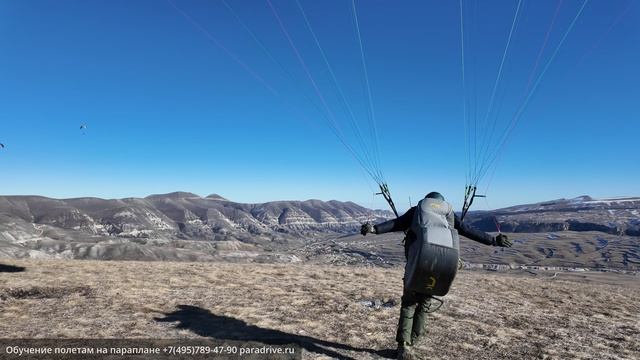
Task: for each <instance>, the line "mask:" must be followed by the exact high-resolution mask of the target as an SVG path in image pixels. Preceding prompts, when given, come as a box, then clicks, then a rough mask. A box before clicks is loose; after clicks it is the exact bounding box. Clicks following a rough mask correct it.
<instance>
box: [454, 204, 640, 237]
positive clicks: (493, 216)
mask: <svg viewBox="0 0 640 360" xmlns="http://www.w3.org/2000/svg"><path fill="white" fill-rule="evenodd" d="M465 221H468V222H469V223H471V224H472V225H474V226H476V227H478V228H480V229H482V230H485V231H496V228H497V227H496V222H497V223H498V224H499V227H500V230H502V231H505V232H521V233H537V232H551V231H567V230H568V231H599V232H603V233H607V234H614V235H628V236H640V197H623V198H609V199H593V198H591V197H589V196H580V197H577V198H573V199H559V200H553V201H546V202H541V203H536V204H528V205H518V206H512V207H508V208H504V209H499V210H494V211H481V212H471V213H469V215H468V216H467V219H465Z"/></svg>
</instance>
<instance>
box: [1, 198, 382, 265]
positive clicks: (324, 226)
mask: <svg viewBox="0 0 640 360" xmlns="http://www.w3.org/2000/svg"><path fill="white" fill-rule="evenodd" d="M391 216H392V213H391V212H389V211H382V210H370V209H366V208H364V207H362V206H359V205H357V204H355V203H352V202H340V201H327V202H324V201H320V200H307V201H274V202H267V203H261V204H242V203H236V202H232V201H229V200H226V199H225V198H223V197H221V196H219V195H215V194H214V195H209V196H207V197H204V198H203V197H200V196H198V195H196V194H192V193H187V192H174V193H169V194H162V195H151V196H148V197H146V198H126V199H115V200H105V199H98V198H77V199H64V200H59V199H51V198H46V197H41V196H1V197H0V255H1V254H2V253H3V252H4V253H5V254H7V255H9V256H12V255H13V256H17V255H20V254H21V255H22V256H25V251H26V250H29V251H31V253H33V251H42V249H43V248H46V251H45V252H46V253H48V254H52V253H65V254H68V256H70V257H78V256H79V257H84V256H87V253H90V252H91V251H94V252H96V251H98V252H100V251H102V252H104V251H106V250H105V249H104V244H110V245H113V244H114V243H117V242H118V241H120V242H122V241H123V240H135V241H134V242H135V243H136V244H148V243H150V242H158V241H159V242H167V241H173V242H175V241H186V240H193V241H206V240H209V241H238V242H241V243H245V244H261V245H264V246H267V247H269V248H272V247H278V244H281V245H282V246H286V245H285V244H286V243H290V242H294V243H295V242H300V241H303V240H304V238H305V237H317V236H318V235H321V234H344V233H350V232H354V231H356V229H358V228H359V226H360V224H362V223H363V222H366V221H372V222H377V221H383V220H385V219H388V218H390V217H391ZM87 243H88V244H100V246H94V245H91V246H88V245H87V246H85V245H82V244H87ZM3 244H4V247H3V246H2V245H3ZM8 247H9V248H8ZM3 248H4V251H3V250H2V249H3ZM96 248H97V249H98V250H96ZM91 249H93V250H91ZM141 251H142V250H141ZM116 252H117V253H118V251H116ZM142 252H144V251H142ZM41 255H42V254H41ZM161 257H162V256H161Z"/></svg>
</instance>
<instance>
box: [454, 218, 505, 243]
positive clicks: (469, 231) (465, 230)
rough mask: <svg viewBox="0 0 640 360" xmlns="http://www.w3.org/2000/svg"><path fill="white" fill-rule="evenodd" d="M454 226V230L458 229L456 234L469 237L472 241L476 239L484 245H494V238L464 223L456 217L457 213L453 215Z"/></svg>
mask: <svg viewBox="0 0 640 360" xmlns="http://www.w3.org/2000/svg"><path fill="white" fill-rule="evenodd" d="M454 220H455V223H454V227H455V228H456V230H458V234H460V235H462V236H464V237H466V238H469V239H471V240H473V241H477V242H479V243H483V244H485V245H493V246H495V245H496V239H495V238H494V237H493V236H491V234H488V233H486V232H484V231H480V230H478V229H476V228H474V227H471V226H469V225H467V224H465V223H463V222H462V221H460V218H459V217H458V215H454Z"/></svg>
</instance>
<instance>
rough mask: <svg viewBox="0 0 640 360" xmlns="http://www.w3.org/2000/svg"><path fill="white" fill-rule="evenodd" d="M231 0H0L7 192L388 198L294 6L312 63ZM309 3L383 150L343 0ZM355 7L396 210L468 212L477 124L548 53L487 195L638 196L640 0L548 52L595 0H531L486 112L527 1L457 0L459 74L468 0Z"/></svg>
mask: <svg viewBox="0 0 640 360" xmlns="http://www.w3.org/2000/svg"><path fill="white" fill-rule="evenodd" d="M226 1H227V4H228V5H229V6H230V7H231V8H232V9H233V11H234V12H235V14H237V16H238V17H239V18H240V20H241V21H242V22H239V21H238V19H236V18H235V17H234V14H233V13H232V12H231V11H230V10H229V8H227V7H226V6H225V3H224V2H222V1H218V0H215V1H214V0H212V1H191V0H172V2H169V1H161V0H154V1H146V0H139V1H135V2H132V1H92V0H85V1H36V0H33V1H9V0H4V1H2V2H0V54H1V56H0V142H1V143H3V144H5V146H6V147H5V148H4V149H2V150H0V193H2V194H39V195H45V196H51V197H61V198H66V197H79V196H98V197H106V198H117V197H128V196H146V195H148V194H152V193H161V192H170V191H176V190H184V191H191V192H195V193H197V194H200V195H207V194H209V193H219V194H221V195H223V196H225V197H227V198H229V199H232V200H235V201H241V202H262V201H270V200H280V199H308V198H317V199H323V200H329V199H338V200H352V201H355V202H358V203H360V204H362V205H365V206H368V207H377V208H385V207H386V204H385V203H384V201H383V199H381V198H380V197H374V196H373V195H372V193H373V192H374V190H375V187H376V184H375V182H373V181H372V180H371V179H370V178H369V177H368V175H367V174H366V173H365V172H364V171H363V170H362V169H361V168H360V167H359V165H358V163H357V162H356V161H355V160H354V158H353V157H352V156H351V155H350V153H349V152H348V151H347V150H346V148H345V147H344V146H343V145H342V144H341V143H340V142H339V141H338V140H337V137H336V136H335V135H334V134H333V133H332V131H331V130H330V127H329V126H327V124H326V120H325V117H327V118H330V116H329V115H328V114H329V112H331V113H332V114H334V115H333V116H334V117H335V123H336V125H337V128H338V131H342V132H343V133H344V140H345V141H346V142H347V143H348V144H351V145H352V146H355V147H356V148H357V144H358V139H359V138H358V137H357V136H356V133H355V132H354V131H352V130H351V128H350V127H349V124H351V123H350V122H349V120H348V119H349V117H348V112H347V111H345V108H344V106H343V104H342V103H341V101H340V97H339V94H340V93H339V91H338V90H337V88H336V87H335V85H334V83H333V81H332V77H331V74H330V73H329V71H328V70H327V67H326V65H325V64H324V62H323V60H322V54H321V53H320V51H319V50H318V48H317V47H316V44H315V42H314V39H313V36H312V34H311V33H310V32H309V31H308V29H307V27H306V25H305V22H304V17H303V14H302V13H301V12H300V10H299V8H298V5H297V4H296V1H295V0H292V1H289V0H286V1H285V0H271V3H272V5H273V7H274V8H275V14H277V16H278V17H279V18H280V19H281V21H282V23H283V24H284V27H285V29H286V31H287V33H288V34H289V36H290V38H291V41H292V42H293V44H294V46H295V51H297V52H298V53H299V54H300V58H301V59H302V61H303V62H304V66H303V65H302V64H301V62H300V60H299V58H298V57H297V56H296V53H295V51H294V50H293V49H292V47H291V46H290V44H289V42H288V40H287V37H286V35H285V34H284V33H283V32H282V29H281V28H280V26H279V24H278V20H277V18H276V16H274V12H273V11H272V9H271V8H270V6H269V2H268V1H262V0H260V1H233V0H226ZM172 3H173V5H172ZM300 4H301V5H302V7H303V9H304V11H305V13H304V14H306V16H307V17H308V20H309V23H310V24H311V26H312V29H313V31H314V34H315V35H316V36H317V38H318V40H319V43H320V44H321V46H322V50H323V51H324V53H325V55H326V57H327V59H328V60H329V64H330V66H331V68H332V70H333V72H334V74H335V76H336V79H337V80H338V82H339V84H340V88H341V89H342V91H343V93H344V95H345V98H346V99H347V103H348V104H349V106H350V107H351V108H352V112H353V114H354V115H355V124H357V125H358V127H360V128H361V130H362V132H363V133H364V135H363V137H362V138H363V139H364V141H365V142H366V144H367V145H368V146H372V145H373V144H375V138H376V137H375V136H373V134H374V127H373V126H372V125H371V122H370V120H369V117H368V114H369V110H368V109H369V101H368V95H367V94H368V92H367V86H366V83H365V77H364V76H363V73H364V67H363V64H362V61H361V53H360V47H359V43H358V40H357V32H356V31H355V26H354V17H353V13H352V3H351V1H344V0H340V1H338V0H334V1H322V2H319V1H309V0H300ZM355 4H356V10H357V20H358V26H359V28H360V35H361V38H362V45H363V52H364V55H365V64H366V70H367V73H368V80H369V85H370V89H371V99H372V101H371V104H372V105H373V109H374V114H375V130H376V131H375V132H376V133H377V141H378V144H379V151H378V153H379V161H380V169H381V170H382V172H383V174H384V176H385V179H386V180H387V182H388V184H389V187H390V189H391V191H392V193H393V194H394V197H395V201H396V203H398V207H399V208H401V209H404V208H406V207H407V206H408V203H409V198H410V197H411V198H412V201H413V203H415V201H416V200H417V199H419V198H420V197H422V196H424V194H426V193H427V192H429V191H432V190H439V191H440V192H442V193H444V194H445V196H446V197H448V198H449V199H450V200H451V201H452V202H453V203H454V204H455V205H456V206H457V207H458V206H459V205H460V202H461V198H462V192H463V189H464V185H465V180H466V177H465V174H466V173H467V169H468V166H467V150H466V149H467V148H468V147H469V148H473V145H474V142H473V141H475V143H476V148H477V147H482V144H483V141H484V142H486V143H487V144H490V145H489V146H488V147H489V148H491V147H492V146H494V147H495V146H496V144H498V142H497V139H496V138H489V137H486V136H483V134H484V135H486V134H487V131H488V130H485V129H490V128H492V127H491V126H488V127H487V126H485V125H484V124H493V122H492V121H495V124H496V125H495V127H493V128H494V129H496V130H495V131H496V134H501V133H502V132H503V131H504V130H505V129H507V127H508V124H509V123H510V121H511V120H512V119H513V116H512V115H513V114H514V113H515V112H516V110H517V107H518V106H519V105H520V104H522V102H523V101H522V99H523V97H524V96H526V94H528V92H527V91H525V90H526V88H527V84H529V83H531V81H530V80H529V78H530V77H531V78H532V79H534V80H535V79H537V76H539V73H540V71H541V70H542V69H544V68H545V67H546V66H547V64H548V70H547V71H546V72H545V73H544V76H543V77H542V78H541V79H540V82H539V86H538V87H537V88H536V89H535V92H533V93H532V94H531V98H530V101H528V102H527V107H526V109H525V111H524V112H523V113H522V116H521V117H520V118H519V119H518V121H517V126H516V127H515V128H514V131H513V132H511V133H510V134H511V136H510V138H509V140H508V142H507V144H506V146H505V147H504V151H503V152H502V155H501V156H499V158H498V161H497V163H496V164H497V166H496V167H495V171H493V168H492V169H491V171H489V172H488V173H487V176H486V177H485V178H484V179H482V181H481V182H480V183H479V188H480V190H481V192H485V191H486V193H487V195H488V196H489V197H488V199H487V201H484V200H480V201H479V202H478V203H477V205H478V206H477V207H476V208H478V209H481V208H487V207H489V208H497V207H501V206H507V205H512V204H518V203H524V202H532V201H542V200H547V199H553V198H559V197H574V196H579V195H583V194H590V195H592V196H596V197H603V196H624V195H639V191H638V187H637V184H638V180H637V179H638V178H640V167H638V166H637V159H638V155H639V153H640V150H639V148H638V145H637V136H638V135H637V134H638V133H639V132H640V121H638V120H640V116H639V115H640V110H638V98H640V88H639V86H638V85H639V81H638V80H639V79H640V70H639V68H638V66H637V64H638V63H640V47H638V46H637V44H639V43H640V25H639V24H640V21H638V20H640V5H639V4H637V1H632V0H612V1H604V0H591V1H589V3H588V4H587V5H586V6H585V7H584V11H583V12H582V13H581V15H580V16H579V17H578V18H577V20H576V21H575V25H574V27H573V28H572V29H571V31H570V32H568V34H567V35H566V40H565V41H564V42H563V43H562V46H561V47H560V48H559V49H558V51H557V56H555V57H554V58H553V60H552V61H551V60H550V57H551V55H552V54H553V51H554V49H556V47H557V45H558V44H559V43H560V41H561V40H562V38H563V36H564V35H565V33H566V32H567V29H568V28H569V27H570V25H571V23H572V21H573V19H574V18H575V17H576V14H577V13H578V11H579V9H580V8H581V6H582V4H583V1H577V0H564V1H561V2H560V1H559V0H548V1H547V0H544V1H531V0H529V1H524V2H523V3H522V4H521V7H520V8H519V17H518V18H517V21H516V27H515V29H514V32H513V35H512V39H511V42H510V46H509V49H508V52H507V56H506V57H505V62H504V65H503V72H502V75H501V77H500V80H499V81H498V87H497V88H496V89H497V91H496V97H495V98H494V102H493V104H494V110H495V109H500V111H499V113H498V112H496V115H495V116H494V115H491V116H489V117H486V118H487V119H488V121H489V122H486V123H485V122H483V120H484V119H485V117H484V116H483V114H485V111H486V109H488V106H489V104H490V103H491V101H490V99H491V94H492V89H493V87H494V84H495V83H496V78H497V73H498V69H499V65H500V63H501V59H502V55H503V53H504V50H505V44H506V42H507V39H508V35H509V33H510V29H511V26H512V24H513V23H514V22H513V19H514V14H515V12H516V9H518V1H517V0H513V1H507V0H504V1H497V0H496V1H482V2H480V1H473V0H464V1H463V7H464V11H463V18H464V20H465V22H464V26H465V39H464V40H465V54H466V57H465V64H466V65H465V74H466V82H465V83H463V81H462V66H461V62H462V60H461V36H460V35H461V34H460V8H459V4H458V2H457V1H390V0H371V1H363V0H360V1H356V3H355ZM174 5H175V6H174ZM176 7H177V8H176ZM556 11H557V15H554V14H556ZM553 19H555V20H553ZM552 21H553V24H554V25H553V27H552V28H551V30H549V29H550V27H551V23H552ZM244 26H246V27H247V28H248V29H249V30H250V32H249V31H247V29H246V28H245V27H244ZM547 33H548V34H549V35H548V37H547V35H546V34H547ZM252 34H254V35H255V36H256V38H257V39H258V40H259V43H258V42H256V41H255V39H254V38H253V37H252ZM545 38H546V39H547V41H546V46H543V45H544V44H545ZM261 45H262V46H264V48H265V49H267V52H268V54H266V53H265V52H264V51H263V49H262V48H261ZM542 48H544V51H543V52H540V49H542ZM539 54H540V56H539ZM270 56H271V57H270ZM274 59H275V61H273V60H274ZM536 63H538V66H537V67H536V66H535V64H536ZM281 66H282V67H284V68H286V69H287V70H286V71H282V69H281ZM305 67H306V68H307V69H308V71H309V74H310V75H311V77H310V78H309V77H308V75H307V72H306V70H305ZM534 68H535V69H536V70H537V73H534V75H533V76H531V75H530V74H531V71H532V69H534ZM310 79H313V81H314V82H315V87H314V85H313V84H312V83H311V81H310ZM534 82H535V81H534ZM316 87H317V91H316ZM530 87H531V86H529V88H530ZM318 94H320V95H321V96H322V97H323V99H324V102H325V103H326V107H325V106H324V105H323V104H322V100H321V99H320V98H319V97H318ZM465 98H466V99H467V102H466V103H467V116H468V117H467V119H471V120H470V121H473V120H472V119H473V118H472V116H473V114H475V121H476V124H477V125H476V127H477V130H475V132H474V131H471V132H470V133H471V134H472V135H470V136H469V138H470V139H472V142H469V141H468V140H467V136H466V135H465V130H464V129H465V126H464V124H465V120H464V119H465V116H464V105H463V104H465V100H464V99H465ZM327 109H328V110H327ZM322 114H324V115H322ZM80 124H86V125H87V129H86V131H85V132H84V134H83V132H81V131H80V130H79V126H80ZM488 133H491V131H488ZM496 136H497V135H496ZM359 153H361V154H364V153H367V154H374V153H375V152H374V151H373V150H371V149H369V151H368V152H366V151H361V152H359ZM491 174H493V175H491Z"/></svg>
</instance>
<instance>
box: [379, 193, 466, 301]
mask: <svg viewBox="0 0 640 360" xmlns="http://www.w3.org/2000/svg"><path fill="white" fill-rule="evenodd" d="M379 186H380V192H379V193H376V195H382V197H383V198H384V199H385V201H386V202H387V203H388V204H389V207H390V208H391V210H392V211H393V214H394V215H395V216H396V218H398V217H400V215H399V214H398V210H397V209H396V205H395V203H394V202H393V198H392V197H391V192H390V191H389V186H388V185H387V184H386V183H381V184H379ZM472 201H473V200H471V202H472ZM465 204H466V201H465ZM468 206H471V203H469V204H468ZM467 210H468V209H467ZM404 235H405V236H404V238H403V239H402V244H403V245H404V249H405V251H404V253H405V259H407V260H408V250H409V246H410V245H411V243H409V242H408V241H407V240H410V241H411V242H413V241H415V240H416V239H417V235H416V234H412V232H411V230H405V231H404ZM431 299H433V300H435V301H436V302H437V303H438V304H437V305H435V306H433V304H432V303H431ZM443 304H444V300H442V299H440V298H437V297H435V296H433V295H429V302H428V304H427V309H426V312H427V313H434V312H436V311H438V310H439V309H440V308H441V307H442V305H443Z"/></svg>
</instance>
